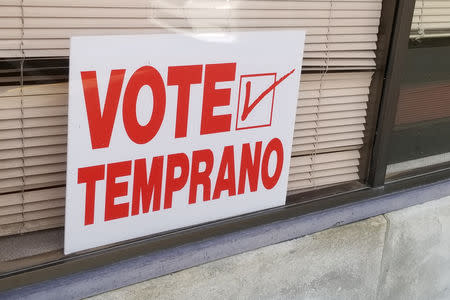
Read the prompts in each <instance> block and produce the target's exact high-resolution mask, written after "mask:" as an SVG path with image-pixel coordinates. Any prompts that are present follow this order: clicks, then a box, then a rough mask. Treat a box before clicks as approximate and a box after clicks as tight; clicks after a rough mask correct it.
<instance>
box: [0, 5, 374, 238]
mask: <svg viewBox="0 0 450 300" xmlns="http://www.w3.org/2000/svg"><path fill="white" fill-rule="evenodd" d="M380 10H381V0H358V1H356V0H347V1H336V0H319V1H182V0H172V1H148V0H127V1H124V0H118V1H106V0H90V1H88V0H67V1H57V0H4V1H2V2H0V236H4V235H11V234H17V233H23V232H28V231H35V230H41V229H46V228H54V227H59V226H62V225H63V222H64V218H63V215H64V184H65V164H66V140H67V78H68V75H67V74H68V58H67V56H68V54H69V38H70V37H71V36H74V35H107V34H149V33H150V34H151V33H162V32H165V33H180V32H181V33H184V34H190V33H193V32H212V31H214V32H217V31H225V32H226V31H235V30H246V31H248V30H262V29H265V30H267V29H273V30H279V29H286V28H302V29H306V31H307V38H306V46H305V58H304V63H303V71H304V73H303V74H302V78H301V85H300V91H299V100H298V107H297V112H296V113H297V116H296V123H295V132H294V139H293V152H292V154H293V157H292V159H291V168H290V177H289V184H288V189H289V190H291V191H292V190H304V189H310V188H318V187H321V186H326V185H332V184H337V183H342V182H347V181H354V180H358V179H359V177H358V165H359V148H360V147H361V146H362V143H363V136H364V128H365V116H366V108H367V101H368V94H369V86H370V83H371V78H372V69H374V67H375V62H374V57H375V52H374V50H375V47H376V44H375V43H376V40H377V31H378V22H379V17H380Z"/></svg>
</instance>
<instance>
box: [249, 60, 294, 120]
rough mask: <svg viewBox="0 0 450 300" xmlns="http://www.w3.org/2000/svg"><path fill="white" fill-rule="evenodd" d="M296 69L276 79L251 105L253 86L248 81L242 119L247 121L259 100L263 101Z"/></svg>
mask: <svg viewBox="0 0 450 300" xmlns="http://www.w3.org/2000/svg"><path fill="white" fill-rule="evenodd" d="M294 71H295V69H293V70H292V71H290V72H289V73H287V74H286V75H284V76H283V77H281V78H280V79H278V80H277V81H275V82H274V83H272V84H271V85H270V86H269V87H268V88H267V89H266V90H264V91H263V92H262V93H261V94H260V95H259V96H258V98H256V99H255V101H253V103H252V104H251V105H249V103H250V88H251V82H250V81H247V83H246V84H245V101H244V109H243V110H242V116H241V120H242V121H245V119H247V117H248V115H249V114H250V113H251V111H252V110H253V109H254V108H255V107H256V105H258V103H259V102H261V100H262V99H263V98H264V97H265V96H266V95H267V94H268V93H270V92H271V91H272V90H273V89H275V87H276V86H277V85H279V84H280V83H281V82H282V81H283V80H285V79H286V78H288V77H289V75H291V74H292V73H294Z"/></svg>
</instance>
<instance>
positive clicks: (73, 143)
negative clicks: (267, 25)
mask: <svg viewBox="0 0 450 300" xmlns="http://www.w3.org/2000/svg"><path fill="white" fill-rule="evenodd" d="M304 39H305V34H304V32H303V31H260V32H227V33H217V34H195V35H189V36H188V35H178V34H165V35H144V36H102V37H93V36H90V37H75V38H72V39H71V45H70V80H69V129H68V130H69V133H68V157H67V196H66V199H67V200H66V223H65V246H64V252H65V253H66V254H67V253H72V252H75V251H80V250H85V249H88V248H93V247H97V246H102V245H106V244H109V243H114V242H119V241H123V240H127V239H132V238H137V237H142V236H145V235H150V234H155V233H158V232H163V231H167V230H172V229H176V228H182V227H186V226H191V225H195V224H199V223H204V222H208V221H213V220H219V219H223V218H227V217H232V216H236V215H240V214H244V213H249V212H253V211H257V210H261V209H266V208H270V207H274V206H279V205H283V204H284V203H285V198H286V190H287V182H288V173H289V162H290V156H291V148H292V137H293V129H294V123H295V114H296V106H297V97H298V90H299V82H300V71H301V62H302V56H303V47H304Z"/></svg>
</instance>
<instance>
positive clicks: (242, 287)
mask: <svg viewBox="0 0 450 300" xmlns="http://www.w3.org/2000/svg"><path fill="white" fill-rule="evenodd" d="M293 298H295V299H450V197H446V198H442V199H439V200H434V201H430V202H427V203H425V204H421V205H416V206H413V207H409V208H406V209H402V210H398V211H394V212H391V213H387V214H384V215H380V216H377V217H373V218H370V219H366V220H363V221H360V222H356V223H352V224H348V225H344V226H341V227H336V228H331V229H328V230H324V231H321V232H318V233H315V234H312V235H308V236H305V237H301V238H297V239H294V240H290V241H287V242H282V243H279V244H275V245H271V246H266V247H263V248H260V249H257V250H253V251H248V252H245V253H242V254H238V255H234V256H231V257H227V258H223V259H219V260H216V261H213V262H210V263H206V264H203V265H200V266H197V267H192V268H189V269H185V270H183V271H180V272H176V273H173V274H170V275H165V276H162V277H159V278H155V279H151V280H148V281H144V282H141V283H138V284H134V285H130V286H127V287H124V288H121V289H118V290H115V291H111V292H107V293H104V294H101V295H98V296H95V297H92V298H91V299H96V300H99V299H293Z"/></svg>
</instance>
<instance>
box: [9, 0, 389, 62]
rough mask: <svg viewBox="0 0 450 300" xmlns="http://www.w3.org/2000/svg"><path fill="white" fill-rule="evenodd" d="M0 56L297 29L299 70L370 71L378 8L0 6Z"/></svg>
mask: <svg viewBox="0 0 450 300" xmlns="http://www.w3.org/2000/svg"><path fill="white" fill-rule="evenodd" d="M0 10H1V11H2V18H1V19H0V28H1V29H0V30H1V32H0V36H1V37H2V39H1V40H0V56H1V57H19V56H21V55H22V50H23V54H24V55H25V56H26V57H43V56H68V53H69V37H70V36H73V35H104V34H140V33H160V32H180V31H181V32H185V33H189V32H201V31H229V30H258V29H262V28H264V29H280V28H303V29H306V30H307V33H308V35H307V38H306V47H305V60H304V63H303V66H304V67H310V68H320V67H323V66H325V65H328V66H329V67H330V68H344V69H349V68H373V67H374V66H375V63H374V57H375V55H374V50H375V48H376V45H375V43H376V40H377V31H378V24H379V17H380V10H381V0H358V1H355V0H352V1H348V0H347V1H336V0H328V1H203V0H201V1H180V0H177V1H148V0H145V1H144V0H129V1H103V0H95V1H88V0H86V1H80V0H69V1H58V0H24V1H23V5H22V6H21V1H11V0H7V1H2V4H1V9H0Z"/></svg>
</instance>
